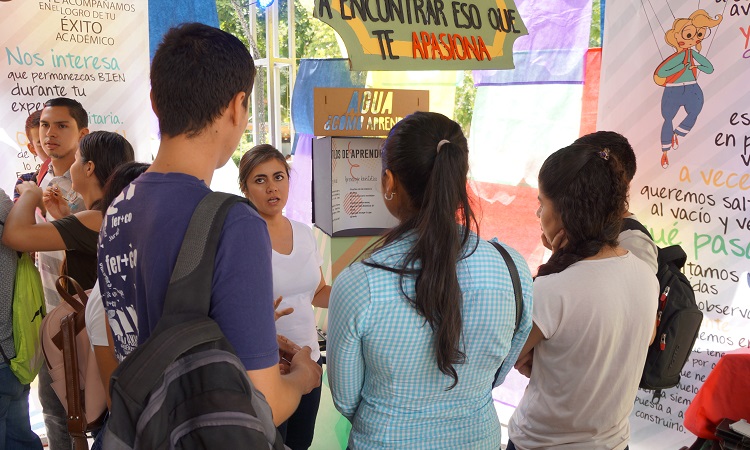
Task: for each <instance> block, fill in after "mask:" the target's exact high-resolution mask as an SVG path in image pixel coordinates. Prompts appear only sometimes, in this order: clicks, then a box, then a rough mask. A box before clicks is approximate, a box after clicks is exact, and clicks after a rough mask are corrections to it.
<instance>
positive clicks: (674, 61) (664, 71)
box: [656, 52, 685, 78]
mask: <svg viewBox="0 0 750 450" xmlns="http://www.w3.org/2000/svg"><path fill="white" fill-rule="evenodd" d="M684 57H685V55H684V54H683V53H682V52H678V53H675V54H673V55H672V56H671V57H669V58H667V60H666V61H665V62H664V63H663V65H662V66H661V67H660V68H659V70H658V71H657V72H656V75H658V76H660V77H662V78H666V77H668V76H670V75H674V74H676V73H677V72H679V71H681V70H685V63H683V62H682V61H683V59H684Z"/></svg>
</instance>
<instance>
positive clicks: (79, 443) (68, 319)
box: [60, 313, 88, 450]
mask: <svg viewBox="0 0 750 450" xmlns="http://www.w3.org/2000/svg"><path fill="white" fill-rule="evenodd" d="M76 315H79V314H76V313H70V314H68V315H66V316H65V317H63V318H62V319H61V320H60V331H61V332H62V341H63V363H64V367H65V393H66V397H67V399H66V400H67V403H68V405H67V406H68V408H67V412H68V434H70V437H71V438H73V448H75V449H76V450H78V449H87V450H88V441H87V439H86V412H85V411H84V410H83V391H82V390H81V385H80V383H79V380H78V351H77V349H76V334H77V333H76V331H75V322H76Z"/></svg>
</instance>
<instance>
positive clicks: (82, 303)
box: [55, 275, 89, 313]
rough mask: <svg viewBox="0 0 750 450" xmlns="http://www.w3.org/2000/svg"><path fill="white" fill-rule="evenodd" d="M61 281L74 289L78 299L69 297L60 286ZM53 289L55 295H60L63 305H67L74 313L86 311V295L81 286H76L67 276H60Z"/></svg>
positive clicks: (75, 282) (66, 291)
mask: <svg viewBox="0 0 750 450" xmlns="http://www.w3.org/2000/svg"><path fill="white" fill-rule="evenodd" d="M63 280H65V282H67V283H70V284H71V285H72V286H73V289H75V291H76V294H77V295H78V299H76V298H75V297H73V296H72V295H70V293H69V292H68V290H67V289H65V287H64V286H63V285H62V282H63ZM55 289H57V293H58V294H60V297H62V299H63V300H65V303H67V304H69V305H70V306H71V308H73V310H74V311H75V312H77V313H80V312H83V311H85V310H86V303H87V302H88V301H89V296H88V295H86V291H84V290H83V288H82V287H81V285H80V284H78V282H77V281H76V280H75V279H73V278H72V277H70V276H68V275H60V276H59V277H58V278H57V281H55Z"/></svg>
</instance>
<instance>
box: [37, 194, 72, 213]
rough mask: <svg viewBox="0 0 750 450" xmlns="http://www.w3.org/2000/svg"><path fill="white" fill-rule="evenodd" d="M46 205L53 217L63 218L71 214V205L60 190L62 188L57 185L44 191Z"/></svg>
mask: <svg viewBox="0 0 750 450" xmlns="http://www.w3.org/2000/svg"><path fill="white" fill-rule="evenodd" d="M42 200H43V201H44V207H45V208H46V209H47V212H49V213H50V214H51V215H52V217H54V218H55V219H61V218H63V217H67V216H69V215H70V206H68V201H67V200H66V199H65V196H64V195H63V194H62V193H61V192H60V188H59V187H57V186H50V187H48V188H47V190H46V191H45V192H44V197H43V198H42Z"/></svg>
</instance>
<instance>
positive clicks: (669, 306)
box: [622, 218, 703, 401]
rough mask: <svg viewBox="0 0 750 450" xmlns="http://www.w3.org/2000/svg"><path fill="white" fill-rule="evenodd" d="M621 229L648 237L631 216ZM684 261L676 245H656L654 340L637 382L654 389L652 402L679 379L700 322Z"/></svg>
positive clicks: (696, 335) (684, 258)
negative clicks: (656, 295)
mask: <svg viewBox="0 0 750 450" xmlns="http://www.w3.org/2000/svg"><path fill="white" fill-rule="evenodd" d="M624 230H638V231H641V232H642V233H644V234H645V235H646V236H648V237H649V238H651V234H650V233H649V232H648V230H646V227H644V226H643V225H642V224H641V223H640V222H638V221H637V220H635V219H630V218H627V219H625V220H623V225H622V231H624ZM686 261H687V254H686V253H685V250H683V249H682V247H680V246H679V245H672V246H669V247H665V248H659V255H658V263H659V265H658V270H657V272H656V277H657V279H658V280H659V299H658V302H659V306H658V310H657V325H656V339H654V342H653V344H651V346H650V347H649V348H648V355H647V356H646V364H645V365H644V367H643V375H642V376H641V383H640V385H639V387H640V388H643V389H650V390H653V391H654V401H658V399H659V398H661V390H662V389H667V388H671V387H674V386H677V384H678V383H679V382H680V372H681V371H682V368H683V366H684V365H685V363H686V362H687V360H688V358H689V357H690V353H691V352H692V351H693V345H694V344H695V340H696V339H697V338H698V332H699V331H700V327H701V322H702V321H703V313H702V312H701V310H700V308H698V304H697V303H696V302H695V293H694V292H693V287H692V286H691V285H690V281H688V279H687V277H686V276H685V274H684V273H682V270H681V269H682V268H683V267H684V266H685V262H686Z"/></svg>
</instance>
